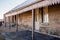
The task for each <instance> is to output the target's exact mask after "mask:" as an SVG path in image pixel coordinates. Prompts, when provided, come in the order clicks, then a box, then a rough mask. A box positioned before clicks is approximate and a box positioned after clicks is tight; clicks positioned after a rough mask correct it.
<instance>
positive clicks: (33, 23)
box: [32, 9, 35, 40]
mask: <svg viewBox="0 0 60 40" xmlns="http://www.w3.org/2000/svg"><path fill="white" fill-rule="evenodd" d="M34 30H35V10H34V9H32V40H34V37H35V36H34Z"/></svg>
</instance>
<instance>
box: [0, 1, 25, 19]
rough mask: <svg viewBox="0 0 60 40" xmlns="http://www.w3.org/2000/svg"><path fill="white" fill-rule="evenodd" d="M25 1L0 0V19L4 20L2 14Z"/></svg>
mask: <svg viewBox="0 0 60 40" xmlns="http://www.w3.org/2000/svg"><path fill="white" fill-rule="evenodd" d="M25 1H26V0H0V19H3V18H4V14H5V13H6V12H8V11H10V10H11V9H13V8H14V7H16V6H18V5H19V4H21V3H23V2H25Z"/></svg>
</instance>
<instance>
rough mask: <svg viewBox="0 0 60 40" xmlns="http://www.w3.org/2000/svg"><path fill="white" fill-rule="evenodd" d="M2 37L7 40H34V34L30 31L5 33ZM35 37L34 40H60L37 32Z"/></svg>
mask: <svg viewBox="0 0 60 40" xmlns="http://www.w3.org/2000/svg"><path fill="white" fill-rule="evenodd" d="M2 35H3V36H4V38H5V40H32V32H31V31H28V30H26V31H19V32H4V33H2ZM34 35H35V37H34V40H60V38H56V37H52V36H49V35H44V34H40V33H37V32H35V33H34Z"/></svg>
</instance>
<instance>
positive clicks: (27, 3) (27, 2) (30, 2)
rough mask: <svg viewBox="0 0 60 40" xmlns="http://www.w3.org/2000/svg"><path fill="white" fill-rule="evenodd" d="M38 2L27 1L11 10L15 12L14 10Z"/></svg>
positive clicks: (35, 0)
mask: <svg viewBox="0 0 60 40" xmlns="http://www.w3.org/2000/svg"><path fill="white" fill-rule="evenodd" d="M38 1H40V0H27V1H25V2H24V3H22V4H20V5H18V6H16V7H15V8H13V9H12V10H16V9H19V8H22V7H24V6H28V5H30V4H33V3H36V2H38Z"/></svg>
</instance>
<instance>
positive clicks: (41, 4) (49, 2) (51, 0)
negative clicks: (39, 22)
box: [6, 0, 60, 17]
mask: <svg viewBox="0 0 60 40" xmlns="http://www.w3.org/2000/svg"><path fill="white" fill-rule="evenodd" d="M59 3H60V0H44V1H41V2H37V3H35V4H33V5H30V6H28V5H27V7H25V8H23V9H21V10H18V11H17V10H16V9H15V10H14V11H12V10H11V11H10V12H8V13H9V14H6V17H7V16H12V15H17V14H20V13H23V12H26V11H29V10H32V9H35V8H41V7H44V6H49V5H52V4H53V5H54V4H59ZM10 13H12V14H10Z"/></svg>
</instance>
